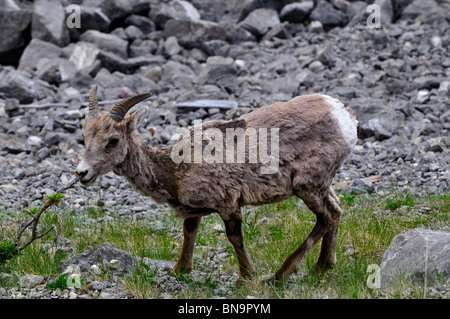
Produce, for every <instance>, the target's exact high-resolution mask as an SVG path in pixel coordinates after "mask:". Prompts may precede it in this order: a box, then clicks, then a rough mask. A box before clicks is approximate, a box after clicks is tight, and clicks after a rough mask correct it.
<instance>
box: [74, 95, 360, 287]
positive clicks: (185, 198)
mask: <svg viewBox="0 0 450 319" xmlns="http://www.w3.org/2000/svg"><path fill="white" fill-rule="evenodd" d="M149 96H150V94H139V95H136V96H132V97H129V98H126V99H124V100H122V101H121V102H119V103H117V104H116V105H114V106H113V108H112V109H111V111H110V112H100V110H99V106H98V102H97V87H95V88H94V89H93V90H92V92H91V95H90V98H89V113H88V115H87V116H86V120H85V125H84V128H83V133H84V141H85V147H86V151H85V154H84V156H83V159H82V161H81V162H80V163H79V165H78V168H77V172H78V174H79V175H80V176H81V182H82V183H83V184H84V185H89V184H92V183H93V182H94V181H95V179H96V178H97V177H98V176H100V175H102V174H105V173H107V172H109V171H111V170H114V171H115V172H116V173H118V174H120V175H122V176H125V177H126V178H127V180H128V181H129V182H130V184H131V185H132V187H133V188H134V189H135V190H136V191H138V192H139V193H140V194H142V195H144V196H149V197H151V198H152V199H153V200H155V201H156V202H157V203H164V202H166V203H168V204H169V205H170V207H171V208H172V209H173V211H174V213H175V215H176V216H178V217H181V218H184V225H183V233H184V242H183V246H182V249H181V255H180V257H179V259H178V262H177V263H176V265H175V267H174V269H173V271H174V272H175V273H179V272H187V271H189V270H191V268H192V255H193V251H194V243H195V238H196V235H197V232H198V228H199V224H200V220H201V217H202V216H205V215H208V214H211V213H218V214H219V215H220V217H221V218H222V219H223V221H224V224H225V229H226V234H227V237H228V239H229V241H230V242H231V244H232V245H233V247H234V249H235V251H236V254H237V258H238V262H239V271H240V275H241V277H243V278H246V277H249V276H251V275H253V274H255V272H256V269H255V267H254V265H253V263H252V261H251V260H250V257H249V255H248V253H247V250H246V248H245V245H244V237H243V231H242V215H241V211H240V208H241V207H242V206H244V205H263V204H267V203H274V202H279V201H282V200H284V199H287V198H289V197H291V196H294V195H295V196H298V197H299V198H301V199H302V200H303V201H304V203H305V204H306V205H307V206H308V208H309V209H310V210H311V211H312V212H313V213H314V214H315V215H316V217H317V221H316V224H315V226H314V228H313V230H312V232H311V233H310V234H309V236H308V237H307V238H306V240H305V241H304V242H303V243H302V244H301V245H300V247H298V249H297V250H295V251H294V252H293V253H292V254H291V255H290V256H289V257H288V258H287V259H286V261H285V262H284V263H283V265H282V266H281V268H280V269H279V270H278V271H277V272H276V273H275V274H274V275H273V276H272V279H275V280H276V281H283V280H287V279H288V277H289V276H290V275H291V274H292V273H293V272H294V271H295V270H296V268H297V267H298V265H299V264H300V263H301V261H302V260H303V259H304V258H305V257H306V255H307V254H308V253H309V251H310V250H311V248H312V247H313V246H314V245H315V244H316V243H317V242H318V241H319V240H320V239H323V240H322V246H321V251H320V256H319V259H318V261H317V264H316V269H317V270H326V269H328V268H330V267H332V266H333V265H334V264H335V263H336V242H337V233H338V224H339V218H340V215H341V213H342V209H341V207H340V201H339V199H338V198H337V197H336V195H335V193H334V191H333V189H332V188H331V183H332V179H333V177H334V176H335V174H336V172H337V171H338V169H339V167H340V166H341V164H342V163H343V162H344V160H345V159H346V157H347V156H348V154H349V153H350V152H351V150H352V148H353V147H354V146H355V144H356V141H357V127H358V120H357V115H356V114H355V112H354V111H353V110H351V109H348V110H347V109H346V108H345V107H344V105H343V104H342V103H341V102H340V101H338V100H337V99H334V98H331V97H329V96H327V95H322V94H312V95H305V96H298V97H295V98H293V99H291V100H290V101H288V102H282V103H275V104H272V105H270V106H264V107H261V108H259V109H256V110H254V111H253V112H251V113H248V114H246V115H243V116H241V117H239V118H237V119H235V120H231V121H227V122H221V121H211V122H206V123H204V124H203V128H204V129H207V128H214V129H215V130H216V131H217V129H218V130H219V132H222V133H223V136H225V135H226V132H227V129H228V130H229V129H239V128H242V129H247V128H254V129H256V130H258V129H261V128H277V129H278V132H279V154H278V157H279V167H278V169H277V170H276V172H274V173H272V174H267V173H266V174H262V173H261V170H260V169H261V168H262V167H263V166H264V165H266V166H267V163H266V164H263V163H260V162H256V163H255V162H253V163H249V162H244V163H242V162H240V163H229V162H226V161H223V162H222V163H220V162H219V163H211V162H206V161H201V162H195V161H194V162H189V161H181V162H176V161H173V160H172V157H171V151H172V149H173V148H174V147H176V146H177V145H179V144H178V143H183V140H180V141H178V142H176V143H175V144H174V145H173V146H172V147H169V148H165V149H159V148H157V147H152V146H150V145H147V144H144V143H142V142H141V141H140V139H139V136H138V133H137V132H136V128H137V127H138V125H139V124H140V123H141V122H142V121H143V120H144V119H145V118H146V116H147V113H148V108H147V107H146V106H143V107H141V108H139V109H138V110H137V111H135V112H134V113H132V114H127V112H128V110H129V109H130V108H131V107H132V106H134V105H135V104H137V103H139V102H141V101H143V100H145V99H146V98H148V97H149ZM194 130H195V127H194V128H191V129H190V132H191V134H193V132H194ZM202 132H203V131H202ZM244 138H245V136H244ZM234 141H236V138H235V139H234ZM203 142H204V141H203ZM224 142H225V137H224ZM267 143H269V139H268V140H267ZM203 144H205V143H203ZM266 146H267V145H266ZM202 147H205V145H203V146H202ZM192 148H194V146H192ZM233 150H234V148H233ZM236 152H238V150H237V149H236ZM245 154H246V156H247V158H248V155H249V150H248V149H246V150H245ZM223 156H225V155H223Z"/></svg>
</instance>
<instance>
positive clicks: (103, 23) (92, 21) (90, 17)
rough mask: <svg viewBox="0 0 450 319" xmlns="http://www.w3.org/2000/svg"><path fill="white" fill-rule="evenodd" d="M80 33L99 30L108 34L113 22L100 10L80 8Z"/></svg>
mask: <svg viewBox="0 0 450 319" xmlns="http://www.w3.org/2000/svg"><path fill="white" fill-rule="evenodd" d="M80 21H81V25H80V27H81V28H80V32H85V31H87V30H98V31H100V32H107V31H108V29H109V26H110V24H111V20H110V19H109V18H108V16H107V15H106V14H105V13H104V12H103V11H102V9H100V8H93V7H86V6H80Z"/></svg>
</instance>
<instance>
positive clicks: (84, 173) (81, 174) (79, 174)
mask: <svg viewBox="0 0 450 319" xmlns="http://www.w3.org/2000/svg"><path fill="white" fill-rule="evenodd" d="M77 174H78V176H80V179H83V177H85V176H86V175H87V174H88V171H87V170H84V171H77Z"/></svg>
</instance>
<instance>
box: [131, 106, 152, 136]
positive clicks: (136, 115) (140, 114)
mask: <svg viewBox="0 0 450 319" xmlns="http://www.w3.org/2000/svg"><path fill="white" fill-rule="evenodd" d="M147 115H148V107H147V106H146V105H144V106H142V107H140V108H138V109H137V110H136V111H135V112H133V114H131V115H130V116H128V118H127V126H128V128H129V130H134V129H136V128H138V127H139V126H140V125H141V124H142V122H144V120H145V119H146V118H147Z"/></svg>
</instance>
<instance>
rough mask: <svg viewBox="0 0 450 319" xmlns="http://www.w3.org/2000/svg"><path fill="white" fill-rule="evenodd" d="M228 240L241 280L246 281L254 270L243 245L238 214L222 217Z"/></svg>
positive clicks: (242, 234)
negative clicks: (235, 257) (235, 258)
mask: <svg viewBox="0 0 450 319" xmlns="http://www.w3.org/2000/svg"><path fill="white" fill-rule="evenodd" d="M221 217H222V219H223V222H224V224H225V231H226V234H227V237H228V240H229V241H230V242H231V244H232V245H233V247H234V250H235V251H236V255H237V258H238V262H239V273H240V275H241V279H247V278H249V277H251V276H253V275H254V274H255V273H256V268H255V266H254V265H253V262H252V261H251V259H250V257H249V255H248V253H247V249H246V248H245V244H244V233H243V231H242V217H241V214H240V212H238V213H235V214H232V215H224V216H222V215H221Z"/></svg>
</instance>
